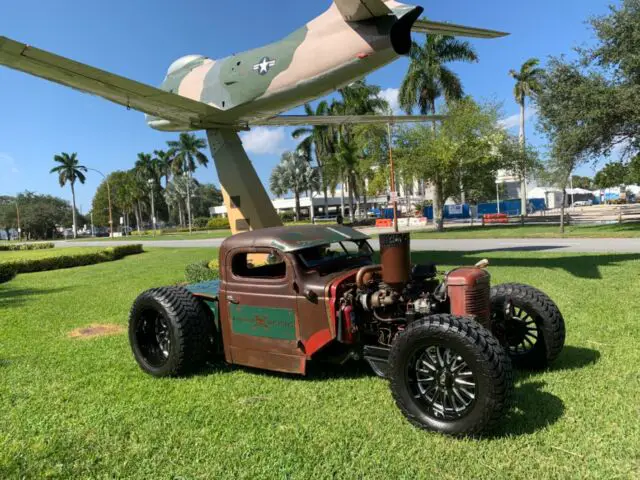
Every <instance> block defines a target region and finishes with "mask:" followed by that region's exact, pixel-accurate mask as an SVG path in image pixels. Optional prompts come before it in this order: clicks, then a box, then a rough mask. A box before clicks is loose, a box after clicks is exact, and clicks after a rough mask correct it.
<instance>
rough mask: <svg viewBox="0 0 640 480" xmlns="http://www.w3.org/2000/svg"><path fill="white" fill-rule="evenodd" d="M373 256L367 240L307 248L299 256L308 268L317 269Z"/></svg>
mask: <svg viewBox="0 0 640 480" xmlns="http://www.w3.org/2000/svg"><path fill="white" fill-rule="evenodd" d="M372 254H373V250H372V249H371V246H370V245H369V243H368V242H367V241H366V240H357V241H355V240H345V241H343V242H334V243H330V244H327V245H320V246H317V247H311V248H305V249H304V250H300V251H299V252H298V256H299V257H300V260H302V263H303V264H304V265H305V266H306V267H307V268H317V267H322V266H326V265H329V264H332V263H334V262H337V261H345V260H350V259H354V258H362V257H370V256H371V255H372Z"/></svg>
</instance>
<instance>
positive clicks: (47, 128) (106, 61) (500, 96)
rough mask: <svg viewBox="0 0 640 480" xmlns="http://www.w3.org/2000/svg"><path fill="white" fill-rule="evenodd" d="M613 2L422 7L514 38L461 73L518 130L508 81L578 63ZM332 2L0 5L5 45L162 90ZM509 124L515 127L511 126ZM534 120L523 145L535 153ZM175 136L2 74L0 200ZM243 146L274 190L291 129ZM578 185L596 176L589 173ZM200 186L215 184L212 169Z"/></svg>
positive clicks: (109, 164)
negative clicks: (552, 60)
mask: <svg viewBox="0 0 640 480" xmlns="http://www.w3.org/2000/svg"><path fill="white" fill-rule="evenodd" d="M609 3H610V0H537V1H535V2H514V1H507V0H490V1H479V0H448V1H446V2H444V1H443V2H432V3H426V2H423V3H422V5H423V6H424V7H425V8H426V15H428V16H429V17H430V18H431V19H433V20H440V21H449V22H454V23H462V24H467V25H473V26H479V27H486V28H495V29H498V30H504V31H509V32H511V33H512V35H511V36H510V37H507V38H505V39H499V40H490V41H488V40H477V41H473V44H474V46H475V47H476V49H477V51H478V54H479V57H480V62H479V63H477V64H471V65H469V64H456V65H453V68H454V69H455V70H456V71H457V72H458V73H459V74H460V76H461V78H462V80H463V83H464V86H465V90H466V92H467V93H469V94H471V95H473V96H474V97H476V98H479V99H487V100H498V101H500V102H502V103H503V105H504V107H503V110H504V117H505V119H507V120H506V121H507V122H509V123H510V124H513V125H515V124H516V122H515V121H514V120H515V118H516V117H512V116H513V115H517V113H518V107H517V105H516V104H515V102H514V101H513V97H512V90H513V83H512V80H511V78H510V77H509V76H508V71H509V69H511V68H517V67H518V66H519V65H520V64H521V63H522V62H523V61H524V60H526V59H528V58H530V57H539V58H541V59H545V58H546V57H547V56H549V55H558V54H562V53H571V49H572V48H573V47H576V46H579V45H583V44H585V43H588V42H590V41H592V40H593V38H592V32H591V31H590V30H589V29H588V27H587V26H586V25H585V20H586V19H587V18H589V17H590V16H592V15H599V14H603V13H605V12H606V11H607V5H608V4H609ZM329 4H330V1H329V0H305V1H300V0H278V1H275V0H270V1H268V2H267V1H264V0H235V1H233V2H221V1H215V2H214V1H211V0H198V1H196V0H187V1H184V2H176V1H175V0H171V1H168V0H156V1H153V2H151V1H131V0H126V1H124V0H111V1H109V2H87V1H80V0H57V1H56V2H45V1H44V0H40V1H35V0H24V1H22V2H5V3H4V4H3V6H2V14H1V16H0V35H5V36H8V37H10V38H14V39H16V40H19V41H23V42H25V43H28V44H30V45H33V46H37V47H39V48H42V49H45V50H49V51H52V52H55V53H57V54H60V55H63V56H67V57H70V58H72V59H74V60H78V61H80V62H84V63H88V64H90V65H93V66H96V67H99V68H103V69H105V70H109V71H112V72H114V73H117V74H120V75H124V76H126V77H130V78H132V79H135V80H138V81H141V82H145V83H149V84H151V85H157V84H159V83H160V82H161V81H162V78H163V77H164V74H165V72H166V69H167V67H168V66H169V64H170V63H171V62H172V61H173V60H175V59H176V58H178V57H180V56H182V55H186V54H192V53H196V54H203V55H206V56H209V57H211V58H221V57H224V56H227V55H229V54H232V53H236V52H240V51H243V50H247V49H251V48H254V47H257V46H260V45H263V44H265V43H268V42H271V41H274V40H277V39H279V38H280V37H282V36H284V35H286V34H288V33H290V32H291V31H293V30H294V29H296V28H297V27H299V26H301V25H302V24H304V23H305V22H306V21H308V20H310V19H311V18H313V17H315V16H316V15H318V14H320V13H321V12H322V11H324V10H325V9H326V8H328V6H329ZM406 67H407V61H406V60H404V59H401V60H399V61H397V62H396V63H394V64H392V65H390V66H387V67H385V68H384V69H382V70H380V71H378V72H375V73H373V74H372V75H371V76H370V77H369V81H370V82H371V83H375V84H378V85H380V86H381V87H382V88H383V89H385V90H387V89H388V93H390V94H393V91H394V90H393V89H397V87H398V86H399V84H400V82H401V80H402V77H403V74H404V73H405V71H406ZM510 117H511V118H510ZM534 121H535V116H534V115H533V116H532V118H531V119H530V120H529V124H528V125H529V126H528V135H529V138H530V139H531V141H533V142H535V143H538V144H540V143H541V139H539V138H537V136H536V134H535V127H534ZM174 137H175V135H174V134H167V133H161V132H156V131H154V130H151V129H149V128H148V127H147V126H146V124H145V122H144V116H143V115H142V114H140V113H138V112H134V111H127V110H126V109H125V108H123V107H120V106H117V105H114V104H111V103H109V102H107V101H105V100H102V99H100V98H97V97H92V96H89V95H85V94H81V93H79V92H75V91H73V90H70V89H67V88H65V87H62V86H58V85H54V84H51V83H48V82H46V81H44V80H40V79H37V78H35V77H31V76H28V75H26V74H22V73H19V72H15V71H11V70H8V69H6V68H4V67H0V194H15V193H17V192H20V191H24V190H31V191H37V192H42V193H51V194H55V195H59V196H61V197H64V198H70V191H69V189H68V188H65V189H64V190H62V189H61V188H60V187H59V185H58V183H57V179H56V178H55V177H54V175H50V174H49V170H50V168H51V167H52V166H53V160H52V157H53V155H54V154H56V153H59V152H62V151H66V152H77V153H78V156H79V158H80V160H81V161H82V163H83V164H85V165H87V166H90V167H93V168H97V169H99V170H102V171H103V172H105V173H108V172H110V171H113V170H121V169H128V168H130V167H131V166H132V165H133V162H134V161H135V159H136V154H137V153H138V152H150V151H153V150H154V149H157V148H163V147H164V146H165V142H166V141H167V140H170V139H173V138H174ZM244 142H245V146H246V148H247V150H248V151H249V156H250V157H251V159H252V161H253V163H254V165H255V166H256V169H257V171H258V174H259V175H260V177H261V178H262V179H263V180H267V179H268V176H269V174H270V171H271V169H272V168H273V166H274V165H275V164H276V163H277V161H278V158H279V154H280V153H281V152H282V151H283V150H285V149H287V148H291V147H293V146H294V145H295V142H294V141H293V140H291V139H290V130H287V129H257V130H254V131H252V132H250V133H249V134H248V136H245V137H244ZM579 173H581V174H593V168H592V167H584V168H582V169H581V171H580V172H579ZM197 177H198V178H199V179H200V180H201V181H204V182H215V183H217V176H216V174H215V171H214V169H213V168H212V167H209V168H207V169H201V170H200V171H198V173H197ZM100 180H101V179H100V178H99V176H98V175H97V174H95V173H94V174H90V175H89V178H88V181H87V183H86V184H85V185H81V186H79V187H78V188H77V197H78V205H79V206H80V205H81V206H82V210H83V211H85V212H86V211H87V210H88V209H89V208H90V204H91V199H92V197H93V193H94V192H95V189H96V187H97V185H98V184H99V183H100Z"/></svg>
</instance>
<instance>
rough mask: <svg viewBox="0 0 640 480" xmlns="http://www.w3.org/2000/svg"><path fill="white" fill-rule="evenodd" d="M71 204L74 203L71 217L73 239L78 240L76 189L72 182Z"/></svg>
mask: <svg viewBox="0 0 640 480" xmlns="http://www.w3.org/2000/svg"><path fill="white" fill-rule="evenodd" d="M71 202H72V203H73V211H72V212H71V215H72V217H73V238H78V227H77V225H76V189H75V187H74V186H73V182H71Z"/></svg>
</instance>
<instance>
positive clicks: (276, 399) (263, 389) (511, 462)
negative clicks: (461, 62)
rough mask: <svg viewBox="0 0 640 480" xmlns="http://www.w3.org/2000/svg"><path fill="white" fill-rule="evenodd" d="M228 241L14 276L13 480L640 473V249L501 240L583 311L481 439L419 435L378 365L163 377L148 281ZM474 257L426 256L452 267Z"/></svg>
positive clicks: (5, 296) (512, 272) (2, 295)
mask: <svg viewBox="0 0 640 480" xmlns="http://www.w3.org/2000/svg"><path fill="white" fill-rule="evenodd" d="M216 253H217V252H216V251H215V250H213V249H156V250H154V249H149V251H148V252H147V253H144V254H142V255H136V256H132V257H127V258H124V259H122V260H119V261H115V262H109V263H104V264H100V265H95V266H88V267H79V268H74V269H69V270H61V271H54V272H43V273H34V274H24V275H19V276H18V277H17V278H16V279H15V280H13V281H11V282H9V283H7V284H4V285H0V478H3V479H4V478H23V477H26V478H36V477H37V478H40V477H47V476H48V477H55V478H89V477H91V478H95V477H110V478H111V477H114V478H202V479H205V478H206V479H210V478H216V479H217V478H248V479H255V478H301V479H308V478H314V479H315V478H376V479H382V478H385V479H386V478H408V479H415V478H442V479H458V478H465V479H466V478H553V477H555V478H581V479H582V478H638V476H639V475H640V453H639V452H640V422H639V421H638V419H639V418H640V401H639V396H640V376H639V374H638V372H639V365H640V350H639V348H638V346H639V345H640V343H639V342H640V333H638V332H639V329H640V328H639V327H640V323H639V313H638V312H639V311H640V295H639V293H640V287H639V285H640V284H639V282H638V278H639V277H640V256H639V255H630V254H620V255H602V256H599V255H580V254H570V255H560V254H552V253H536V252H528V253H522V252H491V253H488V254H486V256H488V257H489V258H490V259H491V261H492V266H491V267H490V271H491V273H492V275H493V281H494V282H507V281H519V282H527V283H530V284H533V285H535V286H537V287H539V288H542V289H544V290H546V291H547V292H548V293H549V294H550V295H552V296H553V297H554V299H555V300H556V301H557V303H558V304H559V306H560V308H561V309H562V311H563V313H564V315H565V318H566V321H567V329H568V335H567V347H566V349H565V351H564V353H563V354H562V355H561V357H560V359H559V361H558V362H557V363H556V364H555V366H554V368H553V369H552V370H550V371H547V372H542V373H536V374H528V373H520V374H518V376H517V383H516V388H515V395H514V407H513V409H512V410H511V412H510V413H509V414H508V415H507V416H505V418H504V419H503V422H502V424H501V425H500V427H499V428H498V429H497V430H496V431H495V432H493V433H492V434H491V435H490V436H488V437H486V438H483V439H480V440H472V439H465V440H457V439H452V438H448V437H444V436H441V435H437V434H432V433H427V432H423V431H420V430H417V429H415V428H413V427H412V426H410V425H409V423H408V422H406V421H405V419H404V418H403V416H402V415H401V414H400V412H399V411H398V409H397V408H396V407H395V405H394V403H393V401H392V398H391V395H390V393H389V390H388V387H387V384H386V382H385V381H383V380H381V379H378V378H376V377H374V376H372V375H371V374H370V373H369V371H368V369H367V368H366V367H358V366H357V365H356V366H354V365H350V366H345V367H343V368H331V369H326V370H323V369H319V368H314V372H315V373H313V374H312V375H311V377H310V378H307V379H303V378H298V377H293V376H285V375H276V374H270V373H263V372H259V371H256V370H250V369H245V368H230V367H225V366H223V365H217V366H212V367H211V368H210V369H209V370H208V371H207V372H204V373H203V374H200V375H197V376H195V377H192V378H186V379H163V380H158V379H154V378H152V377H149V376H147V375H145V374H143V373H142V372H141V371H140V369H139V368H138V367H137V365H136V364H135V362H134V360H133V358H132V356H131V353H130V350H129V345H128V341H127V337H126V334H119V335H115V336H110V337H101V338H94V339H72V338H68V336H67V335H68V333H69V332H70V331H71V330H73V329H76V328H78V327H83V326H87V325H90V324H96V323H99V324H117V325H121V326H123V327H125V326H126V323H127V314H128V310H129V307H130V305H131V303H132V302H133V300H134V298H135V297H136V295H138V293H140V292H141V291H143V290H144V289H146V288H150V287H154V286H160V285H166V284H171V283H174V282H178V281H181V280H182V275H183V270H184V265H185V264H186V263H188V262H191V261H196V260H204V259H209V258H213V257H214V256H215V255H216ZM484 256H485V255H483V254H481V253H480V254H477V253H474V254H473V255H468V256H467V255H465V254H463V253H453V252H440V253H436V254H429V253H416V252H414V257H413V258H414V261H417V260H419V261H428V260H435V261H437V262H439V263H441V264H442V265H443V266H445V265H447V266H454V265H460V264H469V263H472V262H475V261H477V260H479V259H481V258H482V257H484Z"/></svg>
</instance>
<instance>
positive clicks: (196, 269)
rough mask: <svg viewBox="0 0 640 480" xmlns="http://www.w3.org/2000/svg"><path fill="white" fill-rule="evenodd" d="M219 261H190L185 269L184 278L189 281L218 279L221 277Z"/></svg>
mask: <svg viewBox="0 0 640 480" xmlns="http://www.w3.org/2000/svg"><path fill="white" fill-rule="evenodd" d="M212 266H213V267H217V262H215V263H214V261H212V262H207V261H206V260H203V261H202V262H197V263H190V264H189V265H187V266H186V268H185V269H184V278H185V280H186V281H187V282H189V283H200V282H207V281H209V280H217V279H218V278H220V276H219V272H218V269H217V268H210V267H212Z"/></svg>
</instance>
